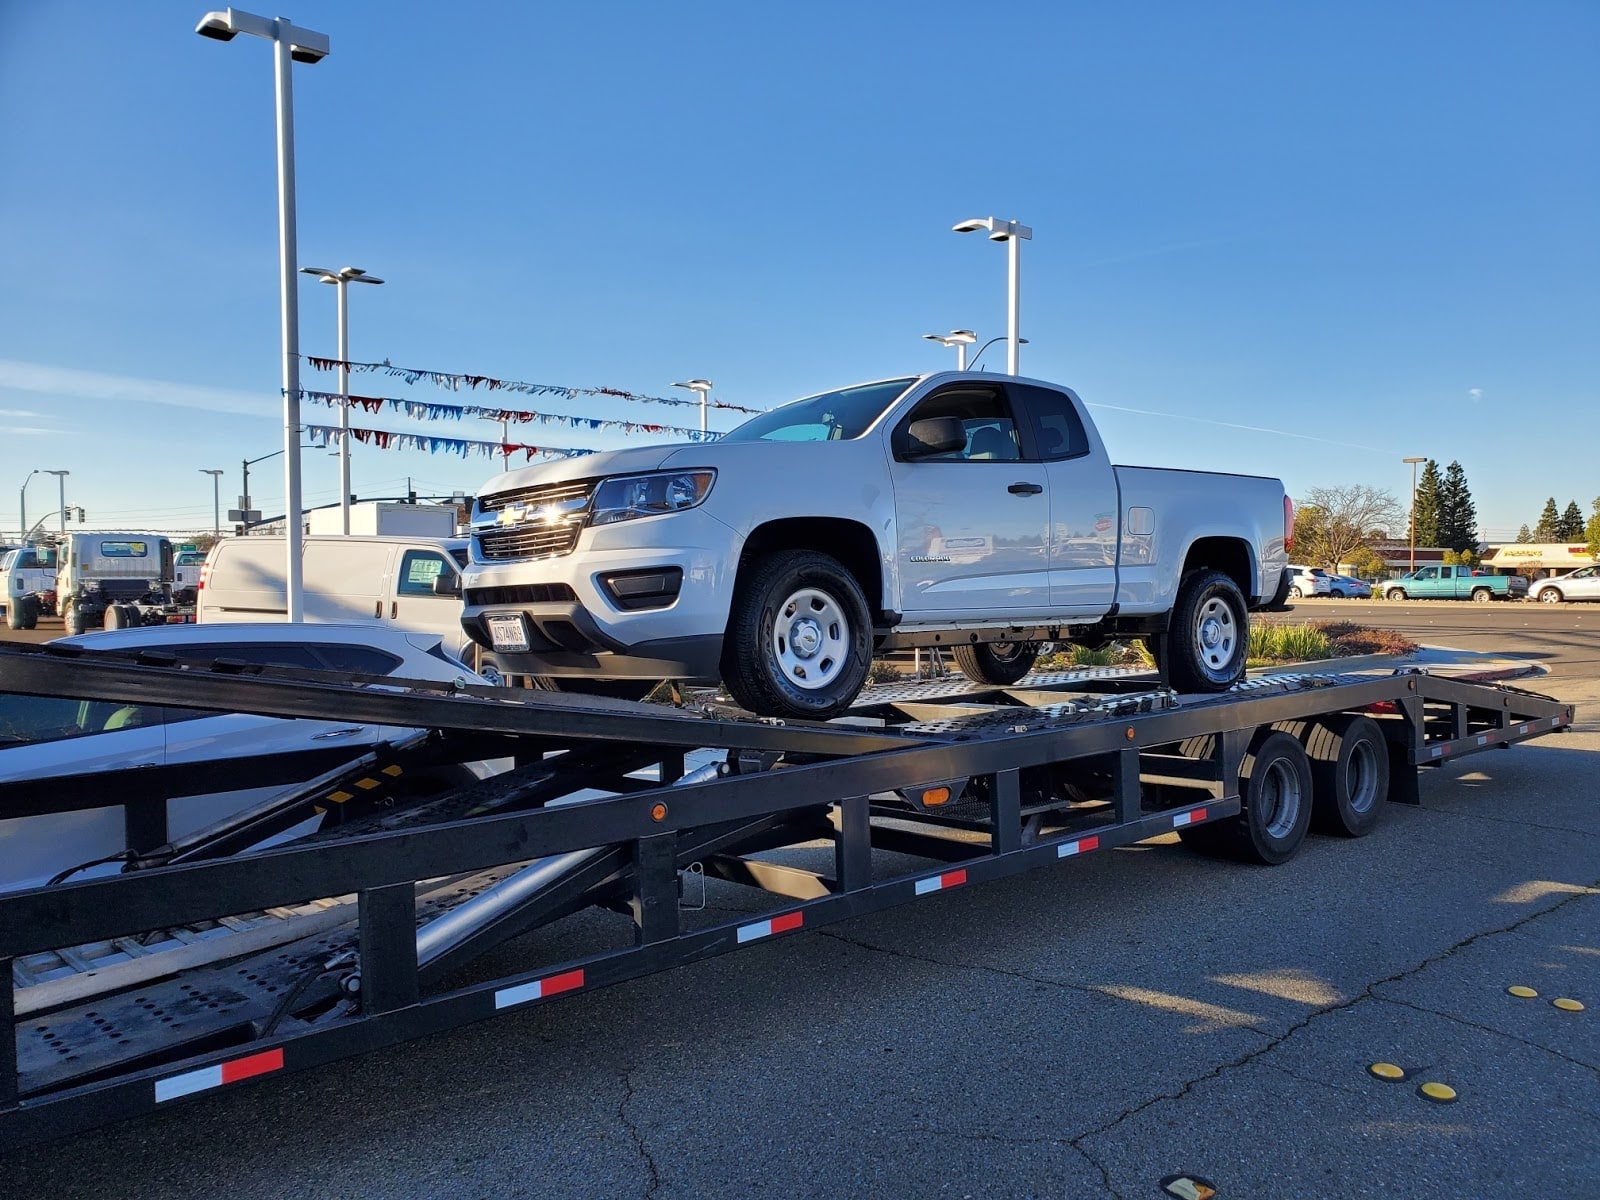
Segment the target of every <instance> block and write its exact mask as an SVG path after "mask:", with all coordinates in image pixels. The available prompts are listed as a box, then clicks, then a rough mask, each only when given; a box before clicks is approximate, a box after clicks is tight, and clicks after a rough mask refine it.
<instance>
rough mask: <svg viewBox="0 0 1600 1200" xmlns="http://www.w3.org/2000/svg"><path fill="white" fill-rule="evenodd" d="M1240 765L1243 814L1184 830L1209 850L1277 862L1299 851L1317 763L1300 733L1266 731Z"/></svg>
mask: <svg viewBox="0 0 1600 1200" xmlns="http://www.w3.org/2000/svg"><path fill="white" fill-rule="evenodd" d="M1263 732H1264V733H1265V735H1266V736H1264V737H1262V736H1260V735H1258V736H1257V739H1256V744H1255V746H1254V747H1253V748H1252V749H1251V751H1250V753H1248V754H1246V755H1245V756H1244V762H1243V764H1242V765H1241V766H1240V768H1239V799H1240V802H1241V804H1242V806H1243V811H1242V812H1240V813H1239V815H1238V816H1237V817H1233V818H1229V819H1224V820H1222V821H1218V822H1217V823H1216V824H1214V825H1213V824H1211V823H1210V822H1205V823H1202V824H1200V825H1186V826H1184V827H1183V828H1182V829H1180V830H1179V831H1178V836H1179V837H1180V838H1181V839H1182V840H1183V842H1184V843H1185V844H1186V845H1189V846H1192V847H1194V848H1195V849H1196V850H1200V851H1202V852H1204V853H1207V854H1222V855H1227V856H1228V857H1229V858H1237V859H1239V860H1240V861H1241V862H1254V863H1261V864H1263V865H1265V866H1269V867H1275V866H1278V865H1279V864H1280V863H1286V862H1288V861H1289V860H1290V859H1291V858H1293V857H1294V856H1295V853H1296V852H1297V851H1298V850H1299V849H1300V844H1301V843H1302V842H1304V841H1305V840H1306V830H1307V829H1308V828H1309V827H1310V825H1311V807H1312V795H1313V790H1312V782H1311V763H1310V761H1309V760H1308V759H1307V758H1306V751H1305V748H1304V747H1303V746H1301V745H1300V742H1299V740H1298V739H1296V738H1294V737H1293V736H1291V735H1290V734H1287V733H1284V732H1282V731H1281V730H1270V731H1263Z"/></svg>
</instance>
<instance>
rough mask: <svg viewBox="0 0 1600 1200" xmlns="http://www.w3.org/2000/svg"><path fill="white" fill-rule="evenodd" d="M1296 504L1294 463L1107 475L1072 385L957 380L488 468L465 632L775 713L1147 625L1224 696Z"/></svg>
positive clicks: (506, 659)
mask: <svg viewBox="0 0 1600 1200" xmlns="http://www.w3.org/2000/svg"><path fill="white" fill-rule="evenodd" d="M1293 520H1294V517H1293V509H1292V507H1291V505H1290V503H1289V501H1288V499H1287V497H1286V496H1285V494H1284V490H1283V485H1282V484H1281V483H1280V482H1279V481H1278V480H1276V479H1265V478H1261V477H1258V476H1247V475H1220V474H1212V473H1207V472H1198V471H1175V470H1162V469H1156V468H1146V467H1121V466H1113V465H1112V464H1111V460H1110V459H1109V458H1108V457H1107V456H1106V451H1105V447H1104V446H1103V445H1102V444H1101V441H1100V437H1099V434H1098V433H1097V432H1096V431H1095V428H1094V425H1093V423H1092V422H1091V421H1090V420H1089V417H1088V413H1087V412H1086V411H1085V409H1084V405H1083V402H1082V401H1081V400H1079V399H1078V397H1077V396H1076V395H1075V394H1074V393H1073V392H1072V391H1070V390H1069V389H1066V388H1063V387H1059V386H1056V385H1053V384H1048V383H1042V382H1039V381H1037V380H1031V379H1019V378H1013V377H1009V376H1005V377H997V376H994V375H987V374H975V373H958V372H940V373H937V374H932V375H923V376H919V377H915V378H903V379H888V380H883V381H880V382H876V383H866V384H860V385H858V386H855V387H848V388H844V389H842V390H839V391H833V392H825V393H823V394H821V395H816V396H811V397H809V398H807V399H804V400H797V401H795V402H794V403H792V404H786V405H784V406H783V407H781V408H777V409H774V410H773V411H771V412H767V413H763V414H762V415H760V416H757V417H754V418H752V419H751V420H749V421H747V422H746V423H745V424H743V425H741V426H740V427H739V428H737V429H735V430H734V431H733V432H731V433H729V434H727V435H725V436H724V437H722V438H720V439H718V440H717V441H715V442H706V443H696V444H692V445H662V446H649V447H639V448H637V449H627V450H618V451H612V452H606V453H600V454H594V455H587V456H583V457H578V458H570V459H565V460H563V461H560V462H555V463H547V464H541V465H538V466H532V467H527V468H524V469H522V470H518V471H512V472H509V473H507V474H504V475H500V476H498V477H496V478H494V479H491V480H490V481H489V482H488V483H487V484H486V485H485V486H484V488H483V490H482V492H481V494H480V495H479V496H478V498H477V500H476V502H475V503H474V506H473V516H472V546H471V562H470V563H469V565H468V567H467V570H466V572H465V573H464V575H463V577H462V587H463V592H464V594H463V600H464V607H463V609H462V624H463V626H464V627H465V628H466V631H467V633H468V635H469V636H471V637H472V638H473V640H475V641H477V642H478V643H480V644H481V645H482V646H484V647H485V648H487V649H488V650H490V651H492V652H493V655H494V657H495V658H498V659H499V660H500V662H499V663H498V666H499V667H500V669H501V670H503V671H505V672H507V673H525V674H529V675H533V676H538V677H542V679H543V681H544V682H546V683H547V684H548V685H550V686H554V687H557V688H563V689H570V690H574V691H589V690H593V691H602V692H608V693H609V694H612V695H621V696H629V695H638V696H642V695H643V694H644V692H645V691H647V690H648V688H649V686H650V685H651V684H652V683H653V682H654V681H656V680H660V679H667V678H670V679H682V680H690V681H696V680H699V681H714V680H716V679H718V678H719V677H720V678H721V680H722V681H723V682H724V683H725V685H726V686H727V688H728V690H729V692H730V693H731V694H732V695H733V697H734V699H735V700H737V701H738V702H739V703H740V704H742V705H743V706H744V707H745V708H747V709H749V710H751V711H752V712H756V713H761V714H764V715H769V716H780V717H811V718H827V717H830V716H834V715H836V714H838V713H840V712H842V711H843V710H844V709H846V708H847V707H849V705H850V703H851V702H852V701H853V700H854V698H855V696H856V694H857V693H858V692H859V691H860V689H861V686H862V684H863V683H864V681H865V679H866V676H867V670H868V668H869V666H870V665H871V660H872V656H873V653H874V650H875V649H877V650H885V649H898V648H904V647H912V646H937V647H943V648H947V649H952V650H953V651H954V657H955V660H956V663H957V664H958V665H959V666H960V668H961V670H962V671H963V673H965V674H966V675H968V676H969V677H971V678H974V679H976V680H979V681H981V682H986V683H996V684H1007V683H1014V682H1016V681H1017V680H1018V679H1020V678H1021V677H1022V676H1023V675H1024V674H1026V673H1027V671H1028V670H1029V668H1030V667H1031V666H1032V664H1033V661H1034V659H1035V657H1036V656H1037V654H1038V648H1039V644H1040V643H1041V642H1046V641H1049V642H1082V643H1086V644H1099V643H1103V642H1105V641H1106V640H1108V639H1110V638H1112V637H1124V636H1125V637H1142V638H1144V639H1145V641H1146V643H1147V644H1148V645H1150V647H1151V648H1152V650H1153V651H1154V652H1155V654H1156V657H1157V661H1158V663H1159V664H1160V665H1161V667H1162V669H1163V672H1164V674H1165V675H1166V677H1167V678H1168V680H1169V681H1170V682H1171V684H1172V685H1173V686H1174V687H1176V688H1177V689H1179V690H1180V691H1204V692H1214V691H1223V690H1226V689H1227V688H1229V687H1230V686H1232V685H1233V684H1234V683H1235V682H1237V681H1238V679H1239V678H1240V676H1241V675H1242V674H1243V672H1244V665H1245V657H1246V652H1247V646H1248V641H1249V638H1248V622H1249V613H1250V611H1251V610H1253V609H1261V608H1271V607H1277V606H1279V605H1281V604H1282V603H1283V600H1284V597H1285V595H1286V594H1287V576H1286V574H1285V567H1286V565H1287V562H1288V558H1287V555H1288V546H1289V544H1290V540H1291V536H1292V532H1293Z"/></svg>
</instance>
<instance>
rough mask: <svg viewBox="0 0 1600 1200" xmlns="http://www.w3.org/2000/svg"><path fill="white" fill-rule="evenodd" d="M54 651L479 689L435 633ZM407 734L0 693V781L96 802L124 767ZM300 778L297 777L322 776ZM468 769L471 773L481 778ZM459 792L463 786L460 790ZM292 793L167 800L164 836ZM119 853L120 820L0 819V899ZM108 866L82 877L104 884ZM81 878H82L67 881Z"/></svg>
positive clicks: (205, 636) (266, 631)
mask: <svg viewBox="0 0 1600 1200" xmlns="http://www.w3.org/2000/svg"><path fill="white" fill-rule="evenodd" d="M52 644H54V645H69V646H82V647H84V648H85V649H88V650H97V651H105V652H128V651H134V650H149V649H160V650H162V651H165V652H168V653H171V654H173V655H175V656H176V657H177V658H178V659H179V660H180V661H181V660H184V659H189V660H195V661H203V660H208V659H213V658H229V659H234V660H242V661H245V662H250V663H259V664H263V665H273V666H286V667H301V668H305V669H308V670H319V671H330V670H337V671H352V672H358V673H360V674H365V675H393V676H397V677H400V678H408V679H425V680H437V681H441V682H454V681H456V680H460V681H461V682H463V683H469V684H485V683H487V681H486V680H484V679H482V678H480V677H479V676H477V675H475V674H473V672H471V671H469V670H468V669H467V668H466V667H465V666H464V665H463V664H462V663H461V662H459V661H458V660H456V659H454V658H452V657H450V655H448V654H447V653H445V651H444V650H443V648H442V646H441V643H440V639H439V637H438V636H437V635H428V634H419V633H403V632H399V631H396V630H392V629H374V628H372V627H370V626H347V625H285V624H281V623H279V624H272V625H227V626H223V627H218V626H206V625H193V624H190V625H167V626H151V627H148V628H142V629H121V630H116V631H114V632H105V633H87V634H83V635H81V636H78V637H70V638H62V639H60V640H59V641H57V642H55V643H52ZM414 732H416V731H414V730H411V729H401V728H395V727H390V726H382V725H365V724H357V723H355V722H350V721H312V720H300V719H285V718H279V717H262V716H254V715H250V714H244V713H217V712H212V711H207V710H203V709H185V708H175V707H172V706H167V705H155V704H123V703H121V702H120V701H96V700H72V699H65V698H59V697H47V696H21V695H15V694H7V693H0V782H10V781H13V780H19V779H48V778H51V777H54V776H61V775H81V774H85V773H102V772H103V773H104V774H105V776H106V791H107V798H108V799H112V798H114V797H115V788H116V784H117V780H118V778H119V776H120V775H121V774H122V773H123V772H125V771H127V770H129V769H132V768H139V767H148V766H159V765H163V764H167V765H172V764H181V763H194V762H226V761H227V760H228V759H230V758H254V757H257V756H261V755H293V754H295V753H297V752H304V751H325V750H327V749H328V748H330V747H339V748H348V749H349V751H350V755H349V757H350V758H352V759H353V758H357V757H359V756H360V755H361V754H363V753H365V752H366V751H367V750H368V749H370V748H371V747H372V746H375V745H377V744H378V743H380V742H385V741H395V740H397V739H399V738H404V737H407V736H410V735H411V734H412V733H414ZM318 761H319V763H320V764H321V765H319V766H317V767H316V768H315V769H311V770H308V771H307V775H306V777H307V778H314V777H315V776H316V775H318V774H320V773H322V772H323V771H324V770H327V769H328V766H327V763H326V755H319V756H318ZM491 770H492V768H491V767H490V766H488V765H487V764H475V765H474V766H473V767H472V774H473V775H474V776H476V777H479V778H481V777H483V776H485V775H488V774H490V773H491ZM459 781H461V782H464V781H465V780H464V777H463V778H462V779H461V780H459ZM288 786H291V785H287V784H280V785H277V786H275V787H264V788H249V789H242V790H236V791H228V792H222V793H210V794H206V795H198V796H184V797H178V798H174V799H171V800H169V801H168V802H167V823H168V834H169V836H172V837H181V836H182V835H184V834H186V833H190V832H193V831H194V830H196V829H201V828H204V827H205V826H207V825H210V824H211V823H213V822H214V821H217V820H218V819H220V818H222V817H224V816H227V815H228V814H230V813H232V812H236V811H238V810H239V809H241V808H244V807H246V806H247V805H249V804H253V803H255V802H257V801H260V800H264V799H267V798H269V797H270V796H272V795H275V794H277V793H278V792H280V791H282V790H283V789H284V788H285V787H288ZM126 848H127V843H126V840H125V826H124V818H123V813H122V810H121V809H120V808H116V807H107V808H96V809H85V810H76V811H71V812H61V813H50V814H47V815H40V816H27V817H13V818H9V819H4V820H0V891H7V890H11V889H15V888H24V887H37V886H40V885H42V884H44V883H47V882H48V881H49V880H50V879H51V878H53V877H54V876H55V875H57V874H59V873H60V872H63V871H67V870H70V869H71V868H73V867H75V866H78V865H79V864H84V863H89V862H91V861H92V860H96V859H102V858H105V857H106V856H108V855H114V854H117V853H119V852H120V851H123V850H125V849H126ZM116 869H117V864H109V865H104V864H103V865H100V866H98V867H92V868H90V869H89V870H88V871H86V872H85V873H84V874H106V873H109V872H112V871H115V870H116ZM74 877H75V878H81V877H83V876H82V875H75V876H74Z"/></svg>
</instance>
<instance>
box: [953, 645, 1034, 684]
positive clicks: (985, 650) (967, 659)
mask: <svg viewBox="0 0 1600 1200" xmlns="http://www.w3.org/2000/svg"><path fill="white" fill-rule="evenodd" d="M954 654H955V659H956V666H958V667H960V668H961V673H962V674H963V675H965V676H966V677H967V678H968V679H970V680H972V682H973V683H992V684H1001V685H1004V684H1008V683H1015V682H1017V680H1019V679H1021V678H1022V677H1023V676H1024V675H1026V674H1027V673H1028V672H1029V671H1031V670H1033V663H1034V660H1035V659H1037V658H1038V657H1039V643H1038V642H987V643H979V644H978V645H976V646H956V647H954Z"/></svg>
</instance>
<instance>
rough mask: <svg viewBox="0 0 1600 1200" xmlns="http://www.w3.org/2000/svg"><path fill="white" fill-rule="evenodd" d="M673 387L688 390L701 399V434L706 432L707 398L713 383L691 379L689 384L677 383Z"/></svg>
mask: <svg viewBox="0 0 1600 1200" xmlns="http://www.w3.org/2000/svg"><path fill="white" fill-rule="evenodd" d="M672 386H673V387H681V388H688V389H689V391H691V392H693V393H694V394H695V395H697V396H699V397H700V432H701V433H704V432H705V431H706V397H707V396H709V395H710V394H711V381H710V380H709V379H691V380H689V381H688V382H687V383H675V384H673V385H672Z"/></svg>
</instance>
